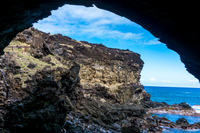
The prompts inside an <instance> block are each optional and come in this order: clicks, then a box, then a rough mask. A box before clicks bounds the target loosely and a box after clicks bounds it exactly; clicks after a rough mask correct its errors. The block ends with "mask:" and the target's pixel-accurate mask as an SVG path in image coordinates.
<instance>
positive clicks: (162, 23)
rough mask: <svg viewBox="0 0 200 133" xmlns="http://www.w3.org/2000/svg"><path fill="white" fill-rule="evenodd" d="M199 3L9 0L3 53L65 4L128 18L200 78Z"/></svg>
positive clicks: (2, 15)
mask: <svg viewBox="0 0 200 133" xmlns="http://www.w3.org/2000/svg"><path fill="white" fill-rule="evenodd" d="M197 2H198V1H195V2H194V1H170V0H167V1H166V0H162V1H161V0H159V1H158V0H151V1H150V0H118V1H116V0H30V1H27V0H7V1H3V2H2V3H1V8H0V24H1V26H0V52H1V54H3V49H4V48H5V47H6V46H7V45H8V44H9V42H10V41H11V40H12V39H13V38H14V37H15V36H16V34H17V33H18V32H21V31H23V30H24V29H26V28H29V27H31V26H32V23H34V22H37V21H38V20H40V19H43V18H45V17H47V16H49V15H51V13H50V11H51V10H56V9H57V8H58V7H61V6H63V5H64V4H73V5H84V6H87V7H89V6H92V5H93V4H95V5H96V6H97V7H98V8H101V9H105V10H108V11H111V12H113V13H116V14H118V15H120V16H124V17H126V18H128V19H130V20H131V21H134V22H136V23H138V24H140V25H141V26H142V27H143V28H145V29H146V30H148V31H149V32H151V33H152V34H153V35H154V36H155V37H157V38H160V41H161V42H163V43H165V44H166V45H167V47H168V48H169V49H172V50H174V51H176V52H177V53H178V54H179V55H180V58H181V61H182V62H183V63H184V64H185V67H186V68H187V70H188V72H190V73H191V74H193V75H194V76H195V77H196V78H198V79H200V48H199V43H200V41H199V36H200V32H199V29H200V26H199V24H200V22H199V21H200V20H199V18H198V16H199V6H198V3H197Z"/></svg>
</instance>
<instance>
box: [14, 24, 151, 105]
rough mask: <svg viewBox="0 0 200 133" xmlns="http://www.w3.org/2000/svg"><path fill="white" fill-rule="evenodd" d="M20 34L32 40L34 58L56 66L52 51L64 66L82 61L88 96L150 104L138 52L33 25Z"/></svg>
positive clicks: (121, 101) (27, 39)
mask: <svg viewBox="0 0 200 133" xmlns="http://www.w3.org/2000/svg"><path fill="white" fill-rule="evenodd" d="M28 36H29V37H28ZM19 37H20V38H21V39H22V38H23V37H24V39H23V40H26V41H25V42H29V45H30V47H31V49H30V53H31V55H32V56H33V57H35V58H40V60H42V61H45V62H47V63H48V64H52V65H55V63H52V62H51V58H50V57H46V56H47V55H49V54H50V55H55V56H56V59H57V60H58V61H59V62H61V63H63V64H64V65H65V64H67V62H68V63H69V61H76V62H77V63H78V64H80V73H79V76H80V78H81V80H80V83H81V85H82V86H83V89H84V91H83V93H84V96H85V97H88V98H94V99H96V100H100V99H101V101H111V102H120V103H127V104H141V105H143V107H147V106H149V104H150V103H151V100H150V95H149V94H148V93H147V92H146V91H145V90H144V87H143V86H142V85H141V84H140V81H139V80H140V72H141V70H142V67H143V61H142V60H141V59H140V55H139V54H137V53H134V52H131V51H129V50H119V49H111V48H107V47H105V46H104V45H103V44H91V43H88V42H85V41H81V42H78V41H75V40H73V39H71V38H69V37H66V36H62V35H61V34H56V35H49V34H47V33H44V32H41V31H38V30H36V29H34V28H29V29H26V30H25V31H23V32H21V33H19V34H18V35H17V37H16V38H15V40H18V38H19ZM45 49H46V50H45ZM58 55H59V56H60V57H58ZM61 57H62V59H61Z"/></svg>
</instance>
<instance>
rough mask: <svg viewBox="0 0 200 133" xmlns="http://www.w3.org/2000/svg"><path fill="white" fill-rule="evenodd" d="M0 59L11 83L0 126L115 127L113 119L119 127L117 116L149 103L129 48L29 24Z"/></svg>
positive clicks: (136, 59)
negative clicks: (78, 121)
mask: <svg viewBox="0 0 200 133" xmlns="http://www.w3.org/2000/svg"><path fill="white" fill-rule="evenodd" d="M24 47H26V48H27V49H26V50H25V49H24ZM0 61H1V62H0V68H1V69H2V70H3V71H4V72H5V74H6V78H7V82H8V84H9V85H10V88H11V89H10V93H9V102H7V103H6V104H3V106H2V107H1V105H0V108H4V110H5V111H4V113H0V115H1V116H2V119H4V120H3V121H2V123H0V124H1V125H3V126H2V127H3V128H2V127H1V128H2V131H7V130H8V131H11V132H28V131H29V130H32V131H35V132H37V131H43V132H49V133H51V132H54V133H58V132H60V131H61V129H62V130H65V129H67V130H77V128H79V129H80V127H81V129H80V130H83V127H85V126H86V125H85V124H88V127H90V126H89V125H91V124H94V123H95V124H96V125H95V126H96V127H98V128H105V129H109V130H114V131H115V130H118V131H120V130H121V127H120V126H119V125H118V123H122V124H121V126H122V127H123V126H124V124H123V122H122V120H123V119H126V118H127V117H139V116H142V115H143V114H144V113H145V109H144V107H148V106H149V105H150V104H149V103H151V100H150V95H149V94H148V93H147V92H146V91H145V90H144V87H143V86H142V85H141V84H140V82H139V79H140V72H141V70H142V67H143V61H142V60H141V59H140V55H139V54H137V53H134V52H131V51H129V50H120V49H111V48H107V47H105V46H104V45H102V44H90V43H88V42H84V41H82V42H79V41H76V40H73V39H71V38H69V37H66V36H62V35H61V34H57V35H49V34H47V33H44V32H41V31H38V30H36V29H34V28H29V29H27V30H24V31H23V32H21V33H19V34H18V35H17V36H16V38H15V39H14V40H12V42H11V43H10V45H9V47H7V48H6V49H5V54H4V55H3V56H2V57H1V58H0ZM5 112H6V113H5ZM66 116H68V117H66ZM65 119H66V120H70V121H72V122H73V123H71V124H70V122H69V121H66V120H65ZM76 119H79V120H80V119H81V122H80V123H81V125H80V123H79V125H77V124H76V121H77V120H76ZM66 123H68V124H70V126H69V125H68V124H66ZM126 123H127V122H126ZM128 125H129V126H130V124H128ZM64 126H65V127H64ZM113 126H114V127H115V128H114V129H113V128H112V127H113ZM85 130H86V129H85ZM137 130H139V127H137ZM83 131H84V130H83ZM94 132H96V131H94Z"/></svg>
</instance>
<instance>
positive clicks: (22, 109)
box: [5, 65, 79, 133]
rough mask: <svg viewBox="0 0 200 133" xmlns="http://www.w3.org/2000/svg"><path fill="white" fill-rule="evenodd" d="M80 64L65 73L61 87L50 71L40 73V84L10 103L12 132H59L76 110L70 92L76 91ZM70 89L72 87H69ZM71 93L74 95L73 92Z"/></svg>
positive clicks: (8, 120)
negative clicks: (70, 99)
mask: <svg viewBox="0 0 200 133" xmlns="http://www.w3.org/2000/svg"><path fill="white" fill-rule="evenodd" d="M78 71H79V66H77V65H75V66H73V67H72V68H71V69H70V71H69V72H66V73H65V74H63V75H62V78H61V79H60V81H58V82H61V83H63V85H62V86H63V87H62V88H60V87H59V86H58V85H57V82H56V81H55V80H54V78H53V77H52V76H49V73H51V72H50V71H47V70H46V71H45V70H44V71H42V72H38V73H37V74H36V81H37V86H36V87H35V89H34V90H33V92H32V93H31V94H30V95H28V96H27V97H26V98H24V99H22V100H21V101H18V102H14V103H13V104H11V105H10V106H9V107H8V110H9V113H8V114H7V115H6V117H5V121H6V122H5V127H6V128H9V129H10V130H11V132H29V131H30V130H31V131H34V132H38V131H40V132H48V133H59V132H60V131H61V129H62V127H63V126H64V124H65V117H66V115H67V113H68V112H69V111H71V110H72V106H71V103H70V101H68V100H67V98H66V97H68V96H67V95H68V94H67V93H71V94H74V92H73V91H75V90H74V88H75V87H76V86H75V84H76V83H77V80H75V79H77V77H78ZM69 90H70V91H69ZM69 96H71V95H69Z"/></svg>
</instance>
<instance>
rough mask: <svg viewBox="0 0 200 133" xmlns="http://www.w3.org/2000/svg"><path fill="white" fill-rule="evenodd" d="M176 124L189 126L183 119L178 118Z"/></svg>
mask: <svg viewBox="0 0 200 133" xmlns="http://www.w3.org/2000/svg"><path fill="white" fill-rule="evenodd" d="M176 124H177V125H189V123H188V121H187V120H186V119H185V118H179V119H178V120H177V121H176Z"/></svg>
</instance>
